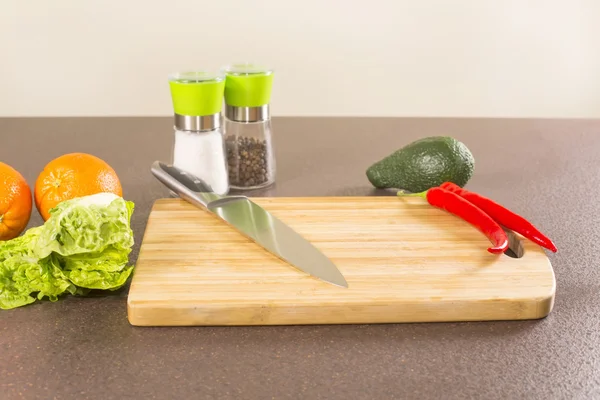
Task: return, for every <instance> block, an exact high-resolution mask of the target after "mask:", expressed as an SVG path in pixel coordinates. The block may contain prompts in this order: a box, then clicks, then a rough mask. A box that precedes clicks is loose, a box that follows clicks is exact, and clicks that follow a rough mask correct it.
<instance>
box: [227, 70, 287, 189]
mask: <svg viewBox="0 0 600 400" xmlns="http://www.w3.org/2000/svg"><path fill="white" fill-rule="evenodd" d="M223 70H224V73H225V146H226V149H227V163H228V172H229V184H230V186H231V188H234V189H258V188H263V187H266V186H269V185H271V184H272V183H273V182H274V181H275V155H274V151H273V150H274V148H273V137H272V131H271V117H270V109H269V105H270V100H271V88H272V84H273V70H271V69H269V68H266V67H261V66H258V65H254V64H233V65H229V66H227V67H225V68H224V69H223Z"/></svg>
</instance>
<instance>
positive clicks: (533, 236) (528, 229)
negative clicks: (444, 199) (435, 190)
mask: <svg viewBox="0 0 600 400" xmlns="http://www.w3.org/2000/svg"><path fill="white" fill-rule="evenodd" d="M440 187H441V188H444V189H446V190H448V191H450V192H453V193H456V194H457V195H459V196H460V197H462V198H463V199H465V200H468V201H470V202H471V203H473V204H474V205H476V206H477V207H479V208H481V209H482V210H483V211H485V212H486V213H487V214H488V215H489V216H491V217H492V218H494V219H495V220H496V221H497V222H498V223H499V224H500V225H504V226H505V227H506V228H508V229H510V230H512V231H515V232H518V233H520V234H521V235H523V236H524V237H526V238H528V239H529V240H531V241H532V242H534V243H537V244H539V245H540V246H542V247H545V248H547V249H548V250H551V251H553V252H555V253H556V250H557V249H556V246H555V245H554V243H552V241H551V240H550V239H549V238H547V237H546V236H545V235H544V234H543V233H541V232H540V231H539V230H538V229H537V228H536V227H535V226H533V225H532V224H531V223H530V222H529V221H527V220H526V219H525V218H523V217H521V216H520V215H517V214H515V213H514V212H512V211H510V210H509V209H507V208H505V207H503V206H501V205H500V204H498V203H496V202H494V201H492V200H490V199H488V198H487V197H484V196H482V195H480V194H477V193H474V192H471V191H468V190H466V189H463V188H461V187H460V186H458V185H456V184H454V183H452V182H445V183H442V184H441V185H440Z"/></svg>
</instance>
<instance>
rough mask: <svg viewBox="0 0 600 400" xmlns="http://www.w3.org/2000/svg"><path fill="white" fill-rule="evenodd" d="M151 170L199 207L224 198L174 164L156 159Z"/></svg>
mask: <svg viewBox="0 0 600 400" xmlns="http://www.w3.org/2000/svg"><path fill="white" fill-rule="evenodd" d="M151 171H152V174H153V175H154V176H155V177H156V179H158V180H159V181H160V182H162V183H163V184H164V185H165V186H166V187H167V188H169V189H171V190H172V191H173V192H175V193H176V194H177V195H179V197H181V198H182V199H184V200H187V201H189V202H190V203H192V204H194V205H195V206H197V207H208V205H209V204H210V202H212V201H214V200H219V199H221V198H223V196H220V195H218V194H216V193H214V192H213V191H212V189H211V187H210V186H209V185H208V184H207V183H206V182H204V181H203V180H202V179H200V178H199V177H197V176H194V175H192V174H190V173H188V172H186V171H183V170H182V169H180V168H177V167H175V166H173V165H168V164H166V163H164V162H162V161H155V162H154V163H152V168H151Z"/></svg>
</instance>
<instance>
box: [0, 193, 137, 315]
mask: <svg viewBox="0 0 600 400" xmlns="http://www.w3.org/2000/svg"><path fill="white" fill-rule="evenodd" d="M133 210H134V204H133V203H132V202H130V201H126V200H124V199H123V198H121V197H118V196H116V195H113V194H109V193H100V194H96V195H91V196H86V197H80V198H76V199H72V200H67V201H64V202H62V203H60V204H59V205H58V206H56V207H55V208H54V209H53V210H51V211H50V218H49V219H48V220H47V221H46V222H45V223H44V225H42V226H38V227H35V228H31V229H29V230H28V231H27V232H25V234H23V235H22V236H20V237H17V238H15V239H12V240H9V241H5V242H0V308H2V309H10V308H16V307H21V306H24V305H27V304H31V303H33V302H35V301H36V299H37V300H42V299H44V298H48V299H49V300H50V301H57V300H58V298H59V296H61V295H62V294H65V293H70V294H72V295H85V294H87V293H88V292H89V290H90V289H102V290H116V289H119V288H120V287H122V286H123V285H124V284H125V283H126V282H127V279H128V278H129V276H130V275H131V273H132V271H133V266H132V265H128V262H129V254H130V253H131V248H132V246H133V244H134V236H133V231H132V230H131V227H130V223H131V216H132V214H133Z"/></svg>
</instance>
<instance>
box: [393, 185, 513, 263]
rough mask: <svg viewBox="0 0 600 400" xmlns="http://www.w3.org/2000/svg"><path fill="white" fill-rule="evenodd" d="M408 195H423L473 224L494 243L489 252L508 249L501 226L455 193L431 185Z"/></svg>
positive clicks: (498, 252)
mask: <svg viewBox="0 0 600 400" xmlns="http://www.w3.org/2000/svg"><path fill="white" fill-rule="evenodd" d="M398 195H399V196H402V195H403V194H401V193H398ZM408 196H421V197H425V198H426V199H427V202H429V204H431V205H432V206H434V207H437V208H440V209H442V210H445V211H447V212H449V213H451V214H454V215H455V216H457V217H459V218H462V219H464V220H465V221H466V222H468V223H470V224H471V225H473V226H475V227H476V228H477V229H478V230H479V231H480V232H481V233H483V234H484V235H485V236H486V237H487V238H488V239H489V240H490V241H491V242H492V244H493V245H494V246H493V247H490V248H488V251H489V252H490V253H493V254H500V253H504V252H505V251H506V250H507V249H508V237H507V236H506V232H504V230H503V229H502V227H501V226H500V225H498V224H497V223H496V221H494V220H493V219H492V218H491V217H490V216H489V215H487V214H486V213H485V212H483V211H482V210H481V209H480V208H478V207H477V206H475V205H473V204H472V203H470V202H469V201H467V200H465V199H463V198H462V197H461V196H459V195H457V194H456V193H453V192H451V191H449V190H446V189H442V188H440V187H433V188H431V189H429V190H427V191H426V192H423V193H412V194H408Z"/></svg>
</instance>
